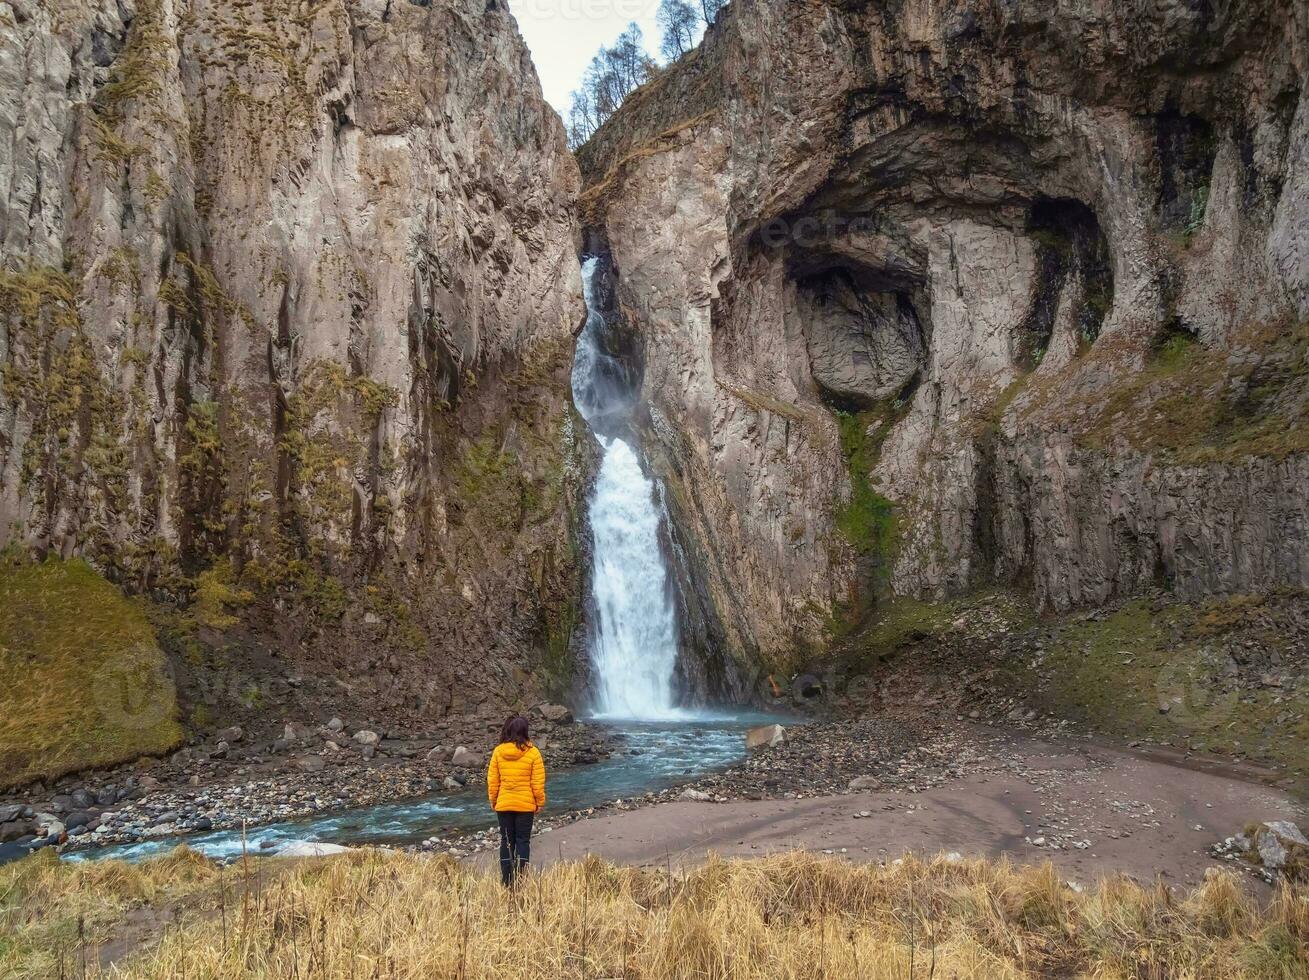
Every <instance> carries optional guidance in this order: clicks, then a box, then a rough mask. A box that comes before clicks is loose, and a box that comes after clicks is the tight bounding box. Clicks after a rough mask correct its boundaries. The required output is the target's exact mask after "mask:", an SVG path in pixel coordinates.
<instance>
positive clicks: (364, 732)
mask: <svg viewBox="0 0 1309 980" xmlns="http://www.w3.org/2000/svg"><path fill="white" fill-rule="evenodd" d="M355 741H356V742H358V743H359V744H360V745H371V746H373V747H376V746H377V743H378V742H380V741H382V736H380V735H378V734H377V732H370V731H369V730H368V729H366V728H361V729H360V730H359V731H357V732H355Z"/></svg>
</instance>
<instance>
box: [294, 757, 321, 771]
mask: <svg viewBox="0 0 1309 980" xmlns="http://www.w3.org/2000/svg"><path fill="white" fill-rule="evenodd" d="M295 766H296V768H297V769H301V770H303V771H304V772H322V771H323V770H324V769H326V768H327V760H326V759H324V758H323V757H322V756H321V755H302V756H300V757H299V758H297V759H296V760H295Z"/></svg>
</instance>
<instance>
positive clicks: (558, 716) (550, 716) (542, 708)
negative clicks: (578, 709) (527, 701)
mask: <svg viewBox="0 0 1309 980" xmlns="http://www.w3.org/2000/svg"><path fill="white" fill-rule="evenodd" d="M536 710H537V711H538V712H540V714H541V717H542V718H544V719H545V720H546V721H549V722H553V723H554V724H556V725H570V724H572V722H573V712H572V711H571V710H570V709H569V708H567V707H565V706H564V705H562V704H550V703H549V702H546V703H544V704H539V705H537V706H536Z"/></svg>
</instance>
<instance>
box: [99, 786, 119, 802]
mask: <svg viewBox="0 0 1309 980" xmlns="http://www.w3.org/2000/svg"><path fill="white" fill-rule="evenodd" d="M123 794H124V790H121V789H119V788H118V787H117V786H104V787H101V789H100V792H98V793H96V794H95V802H96V806H113V805H114V804H115V803H117V802H118V801H119V800H121V799H123Z"/></svg>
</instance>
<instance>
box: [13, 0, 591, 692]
mask: <svg viewBox="0 0 1309 980" xmlns="http://www.w3.org/2000/svg"><path fill="white" fill-rule="evenodd" d="M578 186H579V177H578V171H577V166H576V164H575V162H574V160H573V158H572V156H571V155H570V154H569V152H568V151H567V148H566V145H565V140H564V134H563V129H562V126H561V124H560V122H559V120H558V118H557V117H556V115H555V114H554V112H553V111H552V110H551V109H550V108H549V107H548V106H547V105H546V104H545V103H544V102H543V100H542V98H541V94H540V86H539V84H538V82H537V79H536V74H535V71H534V69H533V67H532V64H531V61H530V59H529V57H528V54H527V51H526V49H525V47H524V45H523V43H522V41H521V39H520V38H519V36H518V31H517V27H516V25H515V23H514V21H513V19H512V18H511V17H510V15H509V14H508V13H507V12H506V10H505V7H504V5H503V4H499V5H497V4H494V3H491V4H488V3H486V2H484V0H433V2H432V3H431V4H422V5H418V4H415V3H404V2H394V3H393V2H390V0H326V2H321V3H301V2H291V0H272V2H264V3H258V4H244V3H230V2H216V0H194V2H189V3H186V2H181V0H136V2H128V0H124V2H119V0H115V2H98V0H69V2H63V3H58V4H52V3H47V2H40V0H38V2H33V0H3V2H0V362H2V363H3V367H4V376H3V386H2V387H0V544H14V545H17V546H19V547H22V548H24V549H27V550H28V551H30V552H32V553H34V554H37V555H45V554H57V555H63V556H73V555H80V556H85V557H87V558H89V559H90V560H92V561H93V562H94V563H95V564H96V565H97V566H98V567H100V568H102V569H104V570H105V571H106V572H107V574H109V575H110V576H111V577H113V578H114V579H115V580H117V581H119V582H121V583H123V584H124V585H125V586H127V587H129V588H135V589H144V590H148V591H150V592H151V593H153V594H160V593H166V594H187V593H189V591H190V590H191V589H193V588H197V589H199V591H200V592H201V593H203V594H205V595H207V596H208V597H209V599H210V600H216V601H217V602H218V605H219V609H220V611H221V613H222V614H223V615H220V616H218V617H211V619H215V620H216V621H217V622H219V623H226V619H225V615H226V614H227V613H231V612H239V613H240V615H242V616H243V617H248V618H251V619H252V620H257V619H258V616H259V610H260V609H262V610H263V614H264V616H265V619H266V622H265V625H269V626H270V628H272V629H279V628H282V627H286V632H287V633H288V636H283V637H282V639H283V640H286V641H287V643H286V648H289V649H291V650H293V651H294V650H295V649H297V648H298V647H299V648H303V649H302V653H304V651H308V652H307V653H304V655H305V656H311V655H312V654H313V652H314V651H319V652H321V653H322V654H323V656H324V657H326V658H327V659H328V660H329V661H330V662H331V663H332V664H333V665H334V666H335V668H336V669H337V670H338V671H339V672H340V675H341V676H342V677H343V678H345V680H346V682H348V683H349V685H352V686H351V687H350V690H352V691H353V695H352V696H354V697H356V698H358V697H364V696H367V695H368V694H369V692H370V691H383V689H385V690H384V692H383V693H385V696H386V697H387V698H392V699H394V700H396V701H397V702H403V703H404V704H405V705H406V706H408V707H410V708H412V709H414V710H415V711H417V710H419V709H420V708H422V707H424V706H426V707H427V708H434V709H438V710H444V709H445V708H446V707H448V706H449V705H450V704H451V703H452V702H454V701H459V702H460V703H461V704H464V705H468V704H469V703H470V702H471V703H475V702H476V700H477V697H471V696H468V694H467V692H466V691H465V692H463V693H457V692H455V690H454V689H455V687H456V686H457V685H467V684H469V683H470V682H471V680H472V679H473V678H476V677H481V676H488V675H489V676H492V677H494V678H495V679H497V680H498V681H499V682H500V684H501V686H500V688H499V689H500V690H501V691H502V692H507V695H506V696H512V695H513V693H514V691H516V690H517V689H518V688H519V687H520V686H521V687H522V688H523V689H524V690H527V689H531V688H532V687H533V686H534V685H536V686H539V684H540V683H542V682H541V677H542V676H543V675H542V674H541V673H540V672H538V673H537V675H536V677H535V679H533V678H532V677H529V676H528V675H526V674H522V673H521V671H520V672H519V673H516V674H512V675H511V669H513V668H517V667H521V666H524V665H525V666H527V667H532V666H539V664H535V663H534V661H533V658H537V659H539V651H540V650H543V649H545V648H546V647H547V646H549V647H550V648H551V649H553V650H554V651H555V652H556V653H558V652H559V651H560V650H562V649H564V648H566V646H567V641H568V636H569V634H570V632H571V629H572V620H573V618H574V615H573V613H572V612H571V610H572V609H573V608H574V607H575V606H576V605H577V599H578V596H577V595H576V592H577V581H578V578H577V576H578V572H577V569H576V568H575V567H574V566H575V562H574V560H573V559H572V557H571V556H572V554H573V548H572V546H571V536H572V530H573V528H572V524H573V516H572V515H573V512H574V506H573V505H574V497H575V496H576V494H577V492H578V488H579V485H580V480H581V473H580V470H579V466H580V465H581V463H582V462H583V461H584V460H583V457H584V456H585V447H579V445H578V444H576V443H575V441H574V433H575V432H576V431H578V430H576V429H575V428H574V426H573V418H572V415H571V407H570V403H569V398H568V366H569V364H570V360H571V357H570V351H571V338H570V333H571V330H572V328H573V327H574V326H575V325H576V324H577V323H578V322H579V321H580V319H581V317H582V316H583V314H584V309H583V305H582V298H581V282H580V276H579V271H578V266H577V262H576V249H577V244H578V229H577V224H576V220H575V214H574V201H575V197H576V194H577V191H578ZM583 431H584V430H583ZM202 576H207V577H202ZM206 587H207V591H206ZM342 593H344V594H346V595H348V596H350V597H352V598H356V599H361V601H358V602H349V603H345V602H342V601H341V596H342ZM265 599H269V600H270V603H271V604H269V603H265V602H264V600H265ZM212 604H213V602H212V601H211V602H210V605H212ZM297 610H300V611H302V612H303V614H304V618H303V620H298V619H297V618H296V617H297V615H298V613H297ZM288 623H291V624H296V626H297V628H296V629H295V630H291V629H290V628H289V627H287V624H288ZM270 624H271V625H270ZM534 651H535V652H534ZM293 656H294V655H293ZM415 665H416V666H415ZM368 668H385V669H383V670H381V671H380V672H374V671H370V670H368ZM406 671H409V672H411V673H414V672H416V674H415V676H408V675H407V674H406V673H405V672H406ZM375 676H380V677H381V678H382V679H380V680H376V682H374V677H375ZM386 678H391V680H387V679H386ZM395 678H402V679H403V682H401V681H399V680H395Z"/></svg>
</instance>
